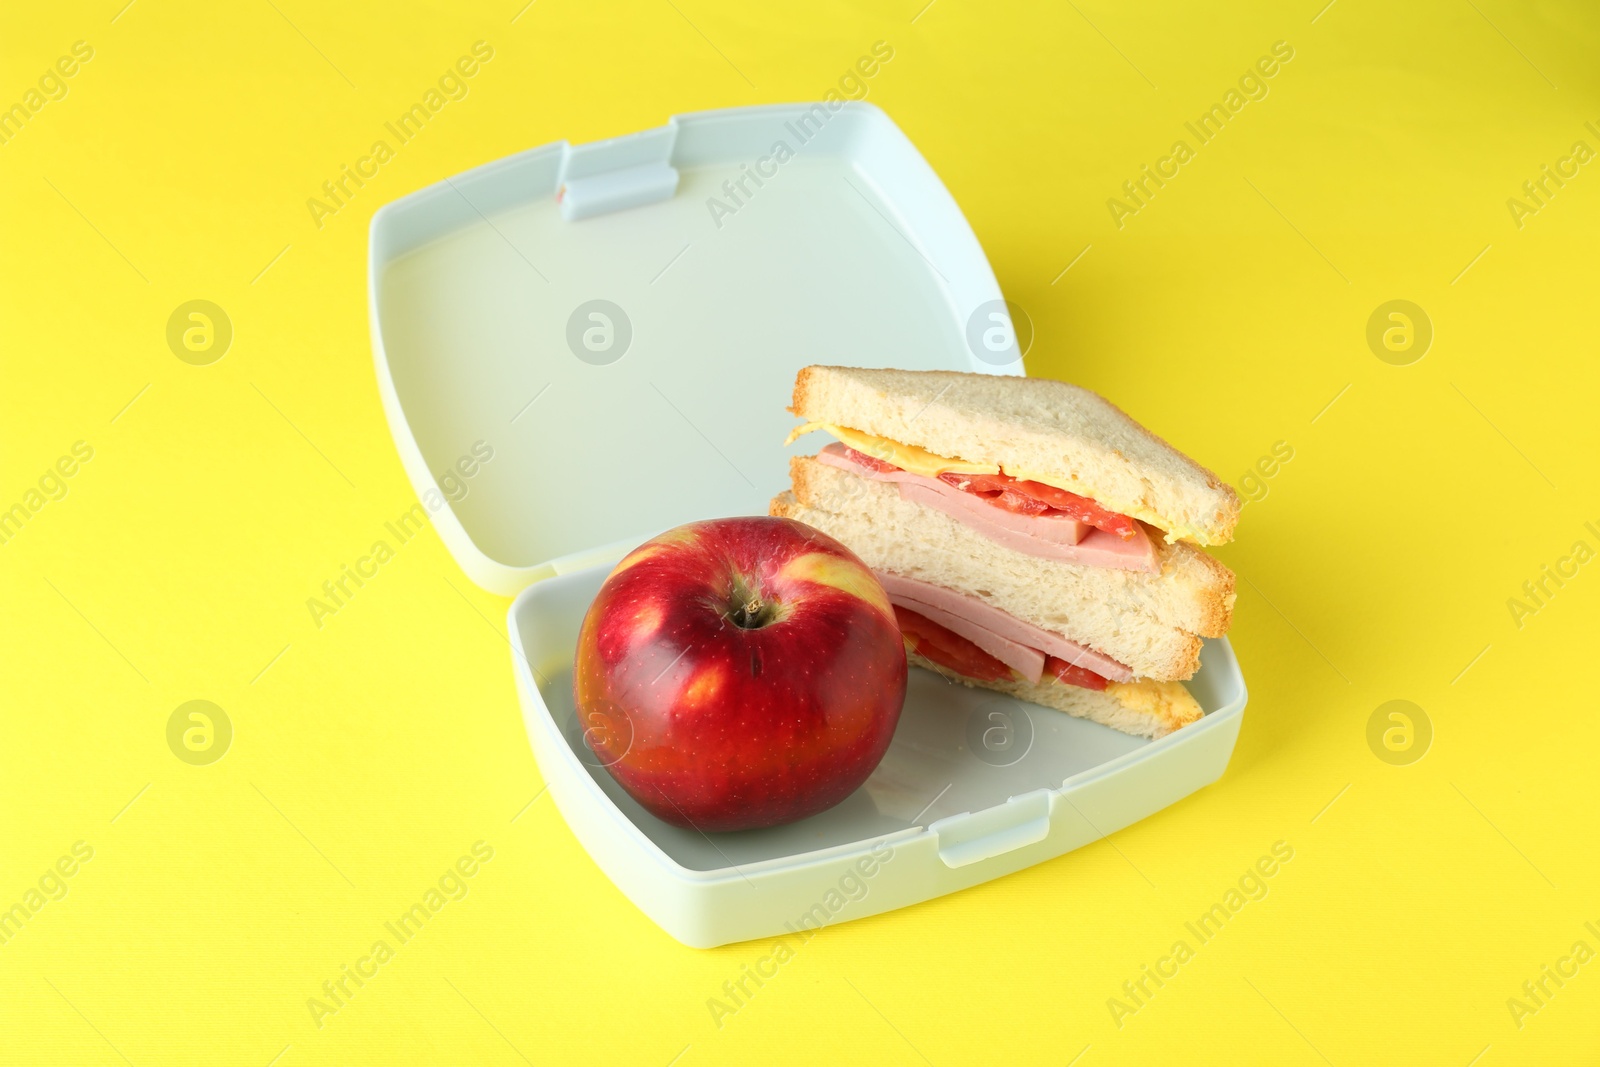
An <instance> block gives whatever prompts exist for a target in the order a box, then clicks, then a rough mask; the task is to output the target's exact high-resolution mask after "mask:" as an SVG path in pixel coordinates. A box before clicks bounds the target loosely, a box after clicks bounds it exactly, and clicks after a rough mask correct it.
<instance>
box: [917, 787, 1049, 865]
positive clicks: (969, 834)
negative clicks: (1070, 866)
mask: <svg viewBox="0 0 1600 1067" xmlns="http://www.w3.org/2000/svg"><path fill="white" fill-rule="evenodd" d="M928 829H930V830H932V831H933V832H934V833H935V834H938V835H939V858H940V859H941V860H943V861H944V865H945V866H946V867H965V866H966V865H967V864H969V863H977V862H978V861H979V860H986V859H989V858H990V857H992V856H999V855H1001V854H1003V853H1006V852H1011V851H1012V850H1014V849H1019V848H1021V847H1023V846H1024V845H1031V844H1033V843H1034V842H1036V841H1043V840H1044V839H1045V837H1046V836H1047V835H1048V834H1049V833H1050V790H1048V789H1036V790H1034V791H1033V792H1032V793H1023V794H1022V795H1021V796H1015V797H1012V798H1011V799H1009V800H1007V801H1006V802H1005V803H1004V804H996V805H995V806H994V807H992V808H985V809H984V810H983V811H974V812H968V813H965V814H962V815H952V816H950V817H949V818H945V819H940V820H938V821H937V822H935V823H933V824H931V825H930V826H929V827H928Z"/></svg>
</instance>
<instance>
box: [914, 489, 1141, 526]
mask: <svg viewBox="0 0 1600 1067" xmlns="http://www.w3.org/2000/svg"><path fill="white" fill-rule="evenodd" d="M939 480H940V481H941V482H946V483H948V484H950V485H953V486H955V487H956V488H957V489H961V490H963V491H965V492H968V493H971V494H973V495H974V496H980V497H982V498H983V499H985V500H987V501H989V503H991V504H994V505H996V506H997V507H1002V508H1005V509H1006V510H1007V511H1015V512H1018V513H1019V514H1022V515H1044V514H1052V515H1061V516H1063V517H1065V518H1069V519H1077V520H1078V521H1079V522H1082V523H1087V524H1088V525H1090V526H1093V527H1094V528H1096V529H1098V530H1104V531H1106V532H1107V533H1111V534H1116V535H1117V536H1118V537H1120V538H1122V539H1123V540H1124V541H1126V540H1129V539H1131V538H1132V537H1133V536H1134V534H1135V533H1136V532H1137V530H1138V527H1137V526H1136V525H1135V524H1134V520H1133V519H1131V518H1129V517H1128V516H1126V515H1119V514H1118V513H1117V512H1115V511H1107V510H1106V509H1105V508H1103V507H1101V506H1100V505H1099V504H1096V503H1095V502H1094V501H1093V500H1090V499H1089V498H1088V497H1086V496H1079V495H1078V494H1077V493H1069V492H1067V491H1066V490H1065V489H1057V488H1056V487H1055V486H1053V485H1045V484H1044V483H1043V482H1028V481H1023V480H1022V479H1020V478H1013V477H1011V475H1009V474H941V475H939Z"/></svg>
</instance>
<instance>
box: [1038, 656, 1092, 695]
mask: <svg viewBox="0 0 1600 1067" xmlns="http://www.w3.org/2000/svg"><path fill="white" fill-rule="evenodd" d="M1044 672H1045V673H1046V674H1050V675H1054V676H1055V679H1056V681H1058V682H1061V683H1063V684H1064V685H1075V686H1077V687H1078V688H1079V689H1104V688H1105V687H1106V680H1105V679H1104V678H1102V677H1101V676H1100V675H1098V674H1096V673H1094V671H1091V670H1090V669H1089V668H1087V667H1079V666H1078V665H1076V664H1073V663H1068V662H1067V661H1066V660H1064V659H1059V658H1057V657H1055V656H1046V657H1045V658H1044Z"/></svg>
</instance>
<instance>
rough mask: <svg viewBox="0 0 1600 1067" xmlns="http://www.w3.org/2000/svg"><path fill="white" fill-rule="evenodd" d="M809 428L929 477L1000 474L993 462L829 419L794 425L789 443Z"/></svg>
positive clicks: (903, 468)
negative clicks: (935, 450) (903, 441)
mask: <svg viewBox="0 0 1600 1067" xmlns="http://www.w3.org/2000/svg"><path fill="white" fill-rule="evenodd" d="M812 430H827V431H828V432H829V433H831V434H833V436H835V437H837V438H838V439H839V440H840V441H843V442H844V443H845V444H846V445H848V446H849V447H851V448H853V449H855V450H856V451H857V452H860V453H862V454H863V455H868V456H871V457H872V458H873V459H881V460H883V461H884V462H885V463H893V464H894V465H895V466H896V467H899V468H900V469H901V470H908V471H910V472H911V473H912V474H921V475H924V476H925V477H928V478H937V477H938V476H939V475H941V474H999V473H1000V468H999V466H998V465H996V464H993V463H967V462H965V461H963V460H959V459H951V458H950V457H949V456H941V455H938V454H936V453H933V452H929V451H928V450H927V449H925V448H918V447H917V446H916V445H903V444H901V443H900V442H899V441H891V440H889V439H888V438H887V437H875V436H873V435H872V434H870V433H862V432H861V431H860V430H852V429H850V428H849V427H848V426H835V425H833V424H832V423H830V422H808V423H805V424H804V425H802V426H796V427H795V428H794V429H793V430H792V431H791V432H790V434H789V440H788V441H785V442H784V444H789V443H790V442H792V441H793V440H794V439H795V438H796V437H799V436H800V435H801V434H805V433H810V432H811V431H812Z"/></svg>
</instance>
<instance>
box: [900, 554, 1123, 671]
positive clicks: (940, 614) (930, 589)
mask: <svg viewBox="0 0 1600 1067" xmlns="http://www.w3.org/2000/svg"><path fill="white" fill-rule="evenodd" d="M874 573H875V574H876V575H877V578H878V581H879V582H881V583H882V585H883V589H884V592H886V593H888V594H889V603H890V604H892V605H893V606H894V613H895V618H896V619H897V620H898V621H899V622H900V632H901V635H902V636H903V637H904V638H905V640H906V647H907V648H908V649H909V650H910V651H913V652H916V653H917V654H918V655H921V656H922V657H923V658H924V659H928V660H931V661H933V662H934V663H937V664H939V665H940V666H941V667H946V668H948V669H949V670H952V671H955V672H956V673H957V674H963V675H965V676H967V677H968V678H974V679H977V680H979V681H1002V680H1009V679H1013V678H1016V679H1021V680H1024V681H1028V682H1032V683H1035V684H1037V683H1038V682H1039V681H1040V680H1041V679H1043V678H1044V677H1045V676H1046V675H1049V676H1051V677H1054V678H1055V679H1056V680H1058V681H1061V682H1064V683H1066V684H1068V685H1076V686H1081V687H1082V688H1085V689H1104V688H1105V687H1106V682H1107V681H1108V680H1110V681H1118V682H1128V681H1132V680H1133V671H1131V670H1129V669H1128V668H1127V667H1126V666H1124V665H1123V664H1121V663H1118V662H1117V661H1116V660H1114V659H1112V658H1111V657H1110V656H1106V655H1102V654H1101V653H1099V652H1096V651H1094V650H1093V649H1091V648H1085V647H1084V646H1083V645H1080V644H1078V643H1076V642H1074V641H1069V640H1068V639H1067V638H1065V637H1063V636H1061V635H1060V634H1057V633H1052V632H1051V631H1049V630H1045V629H1043V628H1041V627H1038V626H1035V625H1033V624H1032V623H1027V622H1023V621H1022V620H1021V619H1018V618H1016V617H1015V616H1013V615H1009V614H1007V613H1006V612H1004V611H1001V610H1000V609H999V608H996V607H994V606H992V605H990V604H986V603H984V602H983V601H981V600H979V599H978V598H977V597H974V596H969V595H967V594H966V593H958V592H956V591H955V590H952V589H946V588H944V587H943V586H938V585H934V584H932V583H931V582H923V581H919V580H917V579H915V578H907V577H905V576H904V575H899V574H891V573H889V572H888V571H876V572H874Z"/></svg>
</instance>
